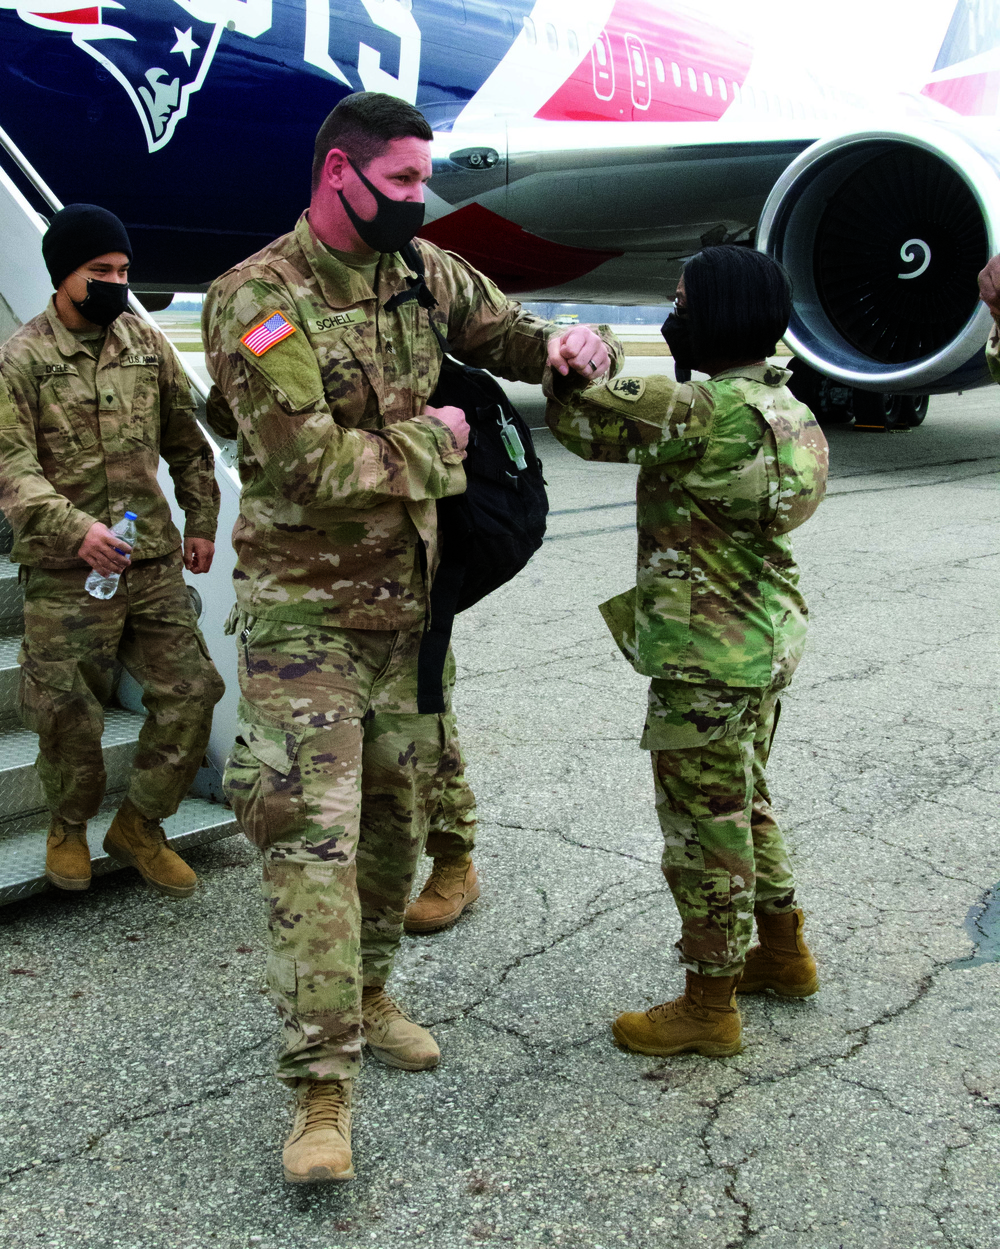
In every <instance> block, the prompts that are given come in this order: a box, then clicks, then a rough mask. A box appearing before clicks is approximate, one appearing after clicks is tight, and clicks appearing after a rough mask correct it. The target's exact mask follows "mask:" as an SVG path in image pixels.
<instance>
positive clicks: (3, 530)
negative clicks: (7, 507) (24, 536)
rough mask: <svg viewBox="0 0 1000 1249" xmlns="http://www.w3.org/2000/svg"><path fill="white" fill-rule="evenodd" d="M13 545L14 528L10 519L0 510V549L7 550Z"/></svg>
mask: <svg viewBox="0 0 1000 1249" xmlns="http://www.w3.org/2000/svg"><path fill="white" fill-rule="evenodd" d="M13 545H14V530H13V529H12V527H11V523H10V521H9V520H8V519H7V517H6V516H4V514H3V512H0V551H9V550H10V549H11V547H12V546H13Z"/></svg>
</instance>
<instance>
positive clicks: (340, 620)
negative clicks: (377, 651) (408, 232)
mask: <svg viewBox="0 0 1000 1249" xmlns="http://www.w3.org/2000/svg"><path fill="white" fill-rule="evenodd" d="M418 245H419V247H420V251H421V254H422V256H423V259H424V263H425V266H426V280H427V285H428V286H429V288H430V290H431V291H432V293H433V295H434V296H435V298H436V299H437V301H438V306H437V308H435V309H434V310H433V315H434V318H435V320H436V322H437V323H438V324H439V326H440V327H441V329H442V330H443V332H444V333H445V335H446V337H447V338H448V340H449V342H450V345H451V349H452V351H453V352H454V354H455V355H456V356H457V357H458V358H459V359H461V360H464V361H465V362H467V363H468V364H472V365H476V366H477V367H480V368H485V369H489V370H490V371H491V372H493V373H496V374H499V375H500V376H501V377H507V378H511V379H515V380H521V381H528V382H540V381H541V380H542V376H543V371H544V368H545V359H546V350H547V342H548V339H549V337H550V336H551V335H552V334H554V333H557V332H558V327H557V326H555V325H553V324H551V323H549V322H546V321H542V320H540V319H539V318H537V317H535V316H532V315H531V314H529V313H527V312H525V311H524V310H523V309H522V308H521V306H520V305H519V304H516V303H512V302H511V301H510V300H508V299H507V298H506V296H504V295H503V294H501V292H500V291H499V290H498V289H497V288H496V287H495V286H494V285H493V284H492V283H491V282H490V281H489V280H488V279H487V278H485V277H483V275H482V274H480V273H477V272H476V271H475V270H474V269H472V268H471V267H470V266H468V265H467V264H466V263H465V262H464V261H463V260H461V259H460V258H459V257H457V256H454V255H451V254H450V253H448V252H443V251H441V250H440V249H438V248H437V247H435V246H433V244H431V243H427V242H422V241H421V242H419V244H418ZM413 277H415V275H414V274H412V272H411V271H410V270H409V269H408V268H407V267H406V265H405V264H404V263H403V261H402V259H401V258H400V257H399V255H397V254H391V255H383V256H381V257H380V259H379V263H378V266H377V270H376V273H375V278H374V287H373V286H371V285H369V283H368V281H367V280H366V279H365V277H364V275H363V273H361V272H360V271H359V270H357V269H354V268H351V267H349V266H347V265H344V264H342V263H341V262H340V261H339V260H338V259H337V258H336V257H335V256H334V255H333V253H332V252H331V251H330V249H329V248H327V247H325V246H324V245H323V244H322V243H321V242H319V241H318V240H317V239H316V238H315V236H314V235H313V234H312V232H311V230H310V227H309V221H308V214H307V213H306V214H303V216H302V217H301V218H300V220H299V222H298V224H297V225H296V227H295V230H294V231H293V232H292V233H291V234H287V235H285V236H284V237H283V238H280V239H278V240H277V241H276V242H274V243H271V244H270V245H269V246H267V247H265V248H264V249H263V250H262V251H260V252H258V253H257V254H256V255H255V256H251V257H250V258H249V259H248V260H245V261H243V262H242V263H241V264H239V265H237V266H236V267H235V268H234V269H231V270H230V271H229V272H228V273H225V274H223V276H222V277H220V278H219V279H217V281H216V282H214V283H213V285H212V287H211V289H210V291H209V294H208V296H207V298H206V300H205V308H204V329H205V345H206V350H207V356H206V360H207V364H208V369H209V372H210V373H211V375H212V378H213V380H214V381H215V382H216V384H217V385H218V388H219V390H220V392H221V393H222V395H223V396H224V398H225V400H226V401H227V403H228V404H229V407H230V408H231V409H232V413H233V416H234V417H235V419H236V423H237V425H238V428H239V434H240V437H239V455H240V473H241V477H242V481H243V491H242V497H241V503H240V518H239V521H238V523H237V527H236V529H235V531H234V536H233V541H234V545H235V547H236V552H237V566H236V571H235V583H236V594H237V599H238V602H239V604H240V607H241V608H242V609H243V610H245V611H247V612H249V613H251V614H253V615H255V616H266V617H269V618H272V619H281V620H289V621H294V622H298V623H300V624H314V625H318V626H321V627H326V628H328V627H337V628H343V629H409V628H415V627H417V626H419V625H420V624H421V622H422V621H423V619H424V615H425V612H426V607H427V577H426V575H425V569H426V570H428V571H429V573H430V574H431V575H433V572H434V570H435V568H436V563H437V529H436V509H435V502H436V500H437V499H439V498H444V497H447V496H449V495H454V494H460V493H461V492H462V491H463V490H464V489H465V473H464V471H463V468H462V463H461V455H460V453H459V451H458V449H457V446H456V445H455V442H454V439H453V437H452V435H451V433H450V431H449V430H448V429H447V427H446V426H445V425H444V424H443V423H442V422H440V421H438V420H436V419H435V418H434V417H430V416H422V415H421V413H422V412H423V410H424V408H425V406H426V403H427V400H428V398H429V397H430V395H431V394H432V393H433V391H434V389H435V387H436V385H437V380H438V374H439V371H440V361H441V350H440V348H439V346H438V344H437V341H436V340H435V338H434V335H433V332H432V330H431V325H430V321H429V320H428V313H427V311H426V310H425V309H424V308H421V307H420V306H419V305H418V304H417V303H416V302H415V301H414V300H412V299H411V300H409V301H407V302H404V303H401V304H399V305H398V306H397V307H396V308H395V309H391V310H389V309H387V308H386V303H387V302H388V301H390V300H391V299H392V298H393V297H394V296H396V295H398V294H401V293H405V292H407V291H408V290H409V289H410V282H409V280H408V279H411V278H413ZM274 314H278V317H279V320H278V321H276V322H273V324H274V325H275V326H277V327H278V328H279V330H280V331H281V332H282V333H283V334H284V337H281V338H280V340H279V341H276V342H275V343H274V344H273V345H271V346H266V347H265V349H264V351H263V352H262V353H261V354H258V355H255V354H254V350H253V349H252V348H253V347H254V346H259V345H260V344H259V340H258V341H252V343H251V346H248V345H247V344H246V343H245V342H244V341H243V340H244V339H246V338H247V336H248V334H253V332H254V331H256V330H257V328H258V326H260V325H261V324H264V323H266V322H267V321H269V320H270V319H271V318H272V316H273V315H274ZM286 323H287V325H288V326H291V327H292V329H291V332H287V331H286V330H285V329H284V328H283V327H284V325H285V324H286ZM609 342H611V343H612V354H613V355H614V354H615V348H614V345H613V340H610V339H609ZM618 350H619V351H620V348H619V349H618Z"/></svg>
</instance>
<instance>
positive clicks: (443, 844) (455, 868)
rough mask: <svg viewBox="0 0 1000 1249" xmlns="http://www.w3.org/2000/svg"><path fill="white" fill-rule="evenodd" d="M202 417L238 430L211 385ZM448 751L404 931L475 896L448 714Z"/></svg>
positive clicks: (233, 432)
mask: <svg viewBox="0 0 1000 1249" xmlns="http://www.w3.org/2000/svg"><path fill="white" fill-rule="evenodd" d="M205 417H206V420H207V421H208V424H209V426H210V428H211V429H212V430H213V431H214V432H215V433H216V434H218V436H219V437H220V438H223V439H226V440H227V441H234V440H235V439H237V438H238V437H239V433H240V431H239V426H238V425H237V424H236V418H235V417H234V416H233V413H232V410H231V409H230V407H229V404H228V403H226V400H225V398H224V396H223V394H222V392H221V391H220V390H219V388H218V386H213V387H212V389H211V391H210V392H209V396H208V403H207V405H206V410H205ZM447 721H448V725H449V728H448V737H449V747H448V749H449V751H450V752H452V753H454V754H457V757H458V760H459V767H458V770H457V771H456V772H455V773H453V774H452V775H450V776H449V777H448V778H447V779H446V781H445V784H444V788H443V790H442V793H441V798H440V801H439V802H438V804H437V805H436V806H435V808H434V810H433V813H432V814H431V816H430V817H429V820H428V826H427V841H426V843H425V845H424V850H425V852H426V853H427V854H428V855H429V856H430V858H431V859H432V860H433V867H432V869H431V873H430V875H429V876H428V877H427V880H426V881H425V882H424V885H423V888H422V889H421V891H420V894H419V895H418V896H417V897H416V898H414V899H413V901H412V902H410V903H409V905H408V906H407V908H406V910H405V911H404V912H403V927H404V929H405V930H406V931H407V932H418V933H427V932H437V931H439V930H440V929H442V928H447V927H448V926H449V925H450V924H453V923H454V922H455V921H456V920H457V919H458V918H459V916H460V915H461V914H462V912H463V911H464V910H465V908H466V907H467V906H469V905H470V904H471V903H473V902H475V900H476V899H477V898H478V897H479V877H478V875H477V873H476V867H475V864H474V863H473V861H472V852H473V850H474V849H475V845H476V796H475V794H474V793H473V792H472V787H471V786H470V785H469V782H468V781H467V780H466V777H465V760H464V757H463V756H462V751H461V747H460V745H459V742H458V729H457V726H456V724H455V716H454V713H453V712H449V713H448V717H447Z"/></svg>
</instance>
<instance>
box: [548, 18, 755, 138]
mask: <svg viewBox="0 0 1000 1249" xmlns="http://www.w3.org/2000/svg"><path fill="white" fill-rule="evenodd" d="M553 29H554V28H553ZM555 33H556V38H559V37H560V33H561V35H562V38H568V32H567V31H563V32H558V31H556V32H555ZM538 38H539V39H540V38H542V34H541V32H539V34H538ZM752 60H753V48H752V46H751V45H750V44H749V43H748V42H747V41H746V40H745V39H743V38H742V37H741V36H740V35H739V34H738V33H736V32H734V31H728V30H726V29H724V28H723V27H721V26H715V25H713V24H712V23H711V22H706V21H705V20H703V19H702V18H700V17H697V16H695V15H694V14H690V13H688V12H685V11H684V10H683V9H680V8H674V7H673V6H670V7H666V6H664V5H662V4H653V3H649V0H619V2H618V3H617V4H616V5H615V7H614V10H613V11H612V14H611V17H610V18H609V20H608V24H607V27H606V28H605V29H604V30H603V31H602V32H601V34H600V35H599V36H598V38H597V40H596V41H595V42H594V45H593V47H592V48H589V49H587V51H586V52H585V54H584V56H583V59H582V60H581V61H580V63H579V65H578V66H577V68H576V69H575V70H574V71H573V73H572V74H571V75H570V77H569V78H568V79H567V81H566V82H565V83H564V84H563V85H562V86H561V87H560V88H559V90H558V91H557V92H556V93H555V95H553V96H552V98H551V99H549V100H548V101H547V102H546V103H545V104H543V105H542V107H541V108H540V109H539V110H538V112H537V113H536V114H535V116H536V117H541V118H544V119H545V120H546V121H717V120H718V119H719V118H720V117H721V116H722V114H723V113H724V112H725V111H726V109H727V108H729V106H730V104H732V102H733V98H734V96H735V95H736V93H737V92H738V91H739V90H740V89H741V88H742V86H743V82H744V80H745V79H746V76H747V73H748V72H749V69H750V63H751V61H752ZM734 84H735V86H734Z"/></svg>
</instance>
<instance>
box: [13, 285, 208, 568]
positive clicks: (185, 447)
mask: <svg viewBox="0 0 1000 1249" xmlns="http://www.w3.org/2000/svg"><path fill="white" fill-rule="evenodd" d="M96 345H97V346H98V348H99V357H98V356H95V354H94V350H93V349H92V346H91V344H90V343H88V342H85V341H83V340H81V339H80V338H78V337H77V336H76V335H75V334H72V333H71V332H70V331H69V330H68V329H67V328H66V327H65V326H64V325H63V323H62V322H61V321H60V320H59V317H58V314H57V313H56V311H55V302H54V300H53V301H52V302H50V303H49V306H48V307H47V308H46V310H45V311H44V312H43V313H42V314H41V315H40V316H37V317H35V318H34V319H33V320H32V321H29V322H28V323H27V324H26V325H23V326H21V328H20V329H19V330H17V331H16V333H15V334H14V335H13V336H12V337H11V338H9V339H8V340H7V342H6V343H5V344H4V345H3V346H2V347H0V374H2V377H3V381H4V382H5V383H6V386H4V385H0V508H2V509H3V512H4V514H5V515H6V516H7V517H8V519H9V520H10V522H11V524H12V525H13V527H14V547H13V550H12V552H11V560H12V561H13V562H14V563H16V564H30V565H32V566H33V567H38V568H73V569H77V570H79V569H85V568H86V567H87V565H86V564H85V563H84V561H83V560H81V559H80V558H79V556H78V555H77V551H78V550H79V548H80V544H81V542H82V541H83V539H84V538H85V537H86V535H87V531H88V529H90V527H91V525H93V524H94V522H95V521H101V522H102V523H103V524H105V525H108V526H111V525H114V524H116V523H117V522H118V521H120V520H121V519H122V517H123V516H124V515H125V512H126V511H127V510H128V511H133V512H135V513H136V515H137V516H138V522H137V525H138V547H137V552H141V558H143V559H151V558H156V557H159V556H161V555H166V554H168V553H169V552H171V551H175V550H177V549H178V548H179V546H180V545H181V538H180V534H179V533H178V532H177V529H176V528H175V526H174V523H173V521H172V520H171V519H170V506H169V504H168V503H167V500H166V499H165V498H164V496H163V492H162V490H161V489H160V486H159V483H158V482H157V480H156V474H157V469H158V467H159V462H160V456H162V457H163V458H164V460H166V462H167V465H168V466H169V469H170V476H171V478H172V479H173V483H174V491H175V494H176V496H177V502H178V503H179V505H180V507H181V508H182V509H183V511H184V513H185V517H186V521H185V530H184V532H185V536H186V537H189V538H208V539H209V540H212V541H214V539H215V527H216V523H217V521H218V515H219V487H218V485H217V484H216V481H215V466H214V462H213V458H212V452H211V448H210V447H209V445H208V442H207V441H206V439H205V437H204V435H203V434H202V432H201V430H200V429H199V428H198V424H197V422H196V421H195V419H194V411H193V408H192V402H191V391H190V388H189V386H188V384H187V380H186V379H185V377H184V374H183V371H182V369H181V367H180V365H179V363H178V361H177V358H176V356H175V355H174V352H173V349H172V348H171V347H170V344H169V343H168V342H167V340H166V339H165V338H164V337H163V335H162V334H161V333H160V332H159V330H157V329H156V328H155V327H154V326H152V325H149V324H148V323H147V322H145V321H143V320H142V319H141V318H140V317H137V316H134V315H133V314H132V313H130V312H125V313H123V314H122V315H121V316H120V317H118V318H117V319H116V320H115V321H114V322H113V323H112V325H111V326H110V328H109V329H108V332H107V334H106V335H105V337H104V341H103V345H101V343H100V340H99V339H98V340H97V343H96Z"/></svg>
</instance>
